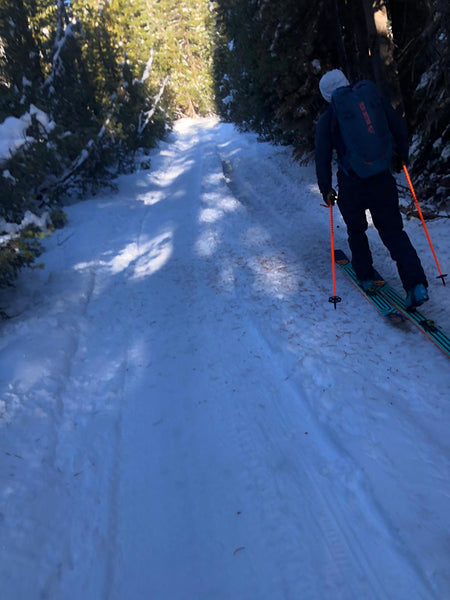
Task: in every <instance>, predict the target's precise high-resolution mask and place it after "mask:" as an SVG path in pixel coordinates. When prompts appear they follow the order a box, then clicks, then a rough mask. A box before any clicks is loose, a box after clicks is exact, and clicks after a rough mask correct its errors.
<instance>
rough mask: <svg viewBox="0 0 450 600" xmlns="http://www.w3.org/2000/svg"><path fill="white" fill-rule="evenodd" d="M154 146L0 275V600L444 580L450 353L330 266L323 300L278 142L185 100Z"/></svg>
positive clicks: (212, 594) (437, 589) (302, 175)
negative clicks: (147, 159) (112, 187)
mask: <svg viewBox="0 0 450 600" xmlns="http://www.w3.org/2000/svg"><path fill="white" fill-rule="evenodd" d="M151 161H152V167H151V170H149V171H145V170H142V171H139V172H136V173H134V174H132V175H126V176H122V177H120V178H119V180H118V185H119V190H118V191H117V192H115V193H111V192H106V191H105V192H104V193H103V194H102V195H100V196H96V197H95V198H91V199H88V200H86V201H84V202H80V203H77V204H73V205H72V206H69V207H68V208H67V214H68V225H67V226H66V227H65V228H64V229H63V230H60V231H58V232H57V233H55V234H54V235H53V236H51V237H50V238H47V239H46V240H45V242H44V244H45V252H44V254H43V255H42V257H41V259H40V260H42V261H43V262H44V263H45V266H44V268H43V269H28V270H24V271H22V273H21V275H20V277H19V280H18V282H17V286H16V287H15V289H11V290H8V291H7V292H5V291H3V292H2V296H1V308H2V309H3V310H4V311H5V312H6V313H8V314H9V315H10V316H11V318H10V319H9V320H7V321H4V322H3V323H2V324H1V327H2V335H1V339H0V360H1V363H0V364H1V366H0V375H1V379H0V427H1V437H0V448H1V452H0V468H1V477H0V486H1V487H0V540H1V542H0V587H1V598H2V600H38V599H44V598H45V599H51V600H62V599H63V600H100V599H103V600H129V599H131V600H148V599H151V600H200V599H201V600H253V599H254V600H284V599H286V600H328V599H330V600H362V599H364V600H419V599H420V600H443V599H445V598H450V560H449V557H450V510H449V508H450V506H449V499H450V478H449V474H450V469H449V440H450V436H449V425H450V417H449V413H450V411H449V392H448V390H449V385H450V369H449V359H448V357H446V356H445V355H444V353H442V352H441V351H440V350H439V349H438V348H437V347H436V346H434V345H433V344H432V343H431V342H430V340H428V339H427V338H426V336H425V335H423V334H422V333H421V332H420V331H418V330H417V329H415V328H414V327H413V326H412V325H411V326H410V325H408V324H403V325H400V326H399V325H393V324H390V323H389V322H387V321H386V320H385V319H383V317H382V316H380V315H379V314H378V313H377V312H376V310H375V309H374V308H373V307H372V306H371V305H370V303H369V302H367V301H366V300H365V299H364V298H363V297H362V296H361V295H360V294H359V293H358V291H357V290H356V289H355V288H354V287H353V286H352V284H351V283H350V282H349V281H348V280H347V279H346V278H345V277H344V275H343V274H342V273H340V272H338V273H337V274H336V277H337V279H336V281H337V293H338V294H339V295H340V296H341V297H342V303H340V304H339V305H338V306H337V309H336V310H335V309H334V308H333V305H332V304H330V303H329V302H328V298H329V296H330V295H331V294H332V280H331V260H330V234H329V219H328V211H327V210H326V209H324V208H322V207H321V206H320V204H321V197H320V194H319V192H318V189H317V186H316V183H315V177H314V168H313V166H303V167H301V166H299V165H298V164H297V163H295V162H293V160H292V158H291V151H290V149H289V148H283V147H276V146H272V145H269V144H266V143H262V142H259V141H258V139H257V137H256V136H255V135H253V134H242V133H239V132H237V131H236V130H235V129H234V128H233V127H232V126H231V125H229V124H222V123H220V122H218V121H216V120H214V119H208V120H200V119H199V120H181V121H179V122H177V124H176V127H175V129H174V132H173V133H172V134H171V136H170V138H169V139H168V140H167V141H166V142H164V143H161V145H160V147H159V148H158V150H157V151H154V153H153V155H152V156H151ZM405 227H406V229H407V231H408V234H409V235H410V237H411V239H412V240H413V243H414V245H415V246H416V248H417V249H418V251H419V254H420V256H421V258H422V260H423V263H424V266H425V268H426V271H427V274H428V276H429V279H430V301H429V302H428V304H427V305H426V307H425V308H424V312H426V315H427V316H428V317H430V318H432V319H434V320H436V322H438V323H439V324H440V325H441V327H442V328H443V329H444V330H447V331H450V310H449V302H448V298H449V293H450V288H449V286H447V287H444V286H443V285H442V283H441V282H440V280H438V279H436V278H435V275H437V273H436V267H435V264H434V259H433V256H432V254H431V251H430V249H429V247H428V244H427V240H426V238H425V235H424V233H423V230H422V228H421V224H420V222H419V221H416V220H414V219H412V220H409V221H406V220H405ZM429 231H430V235H431V237H432V239H433V242H434V244H435V248H436V252H437V254H438V255H439V256H440V258H441V263H442V267H443V269H444V270H445V269H448V268H449V266H450V265H448V256H449V252H448V250H449V236H448V221H447V220H446V219H436V220H434V221H431V222H429ZM335 234H336V247H340V248H343V249H344V250H347V244H346V234H345V228H344V226H343V224H342V221H341V219H340V217H339V215H338V212H337V210H336V211H335ZM369 236H370V241H371V245H372V248H373V253H374V257H375V262H376V266H377V268H378V269H379V271H381V272H382V273H383V274H384V275H385V277H386V278H387V279H388V280H389V281H390V283H391V284H393V285H394V287H396V288H397V289H400V283H399V279H398V276H397V273H396V269H395V265H394V264H393V263H392V261H391V259H390V257H389V256H388V253H387V250H386V249H385V248H384V246H383V245H382V243H381V241H380V240H379V238H378V236H377V234H376V232H375V231H374V229H373V228H370V230H369ZM446 263H447V264H446Z"/></svg>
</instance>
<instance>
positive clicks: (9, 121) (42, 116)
mask: <svg viewBox="0 0 450 600" xmlns="http://www.w3.org/2000/svg"><path fill="white" fill-rule="evenodd" d="M33 116H35V117H36V119H37V120H38V122H39V123H40V124H41V125H42V127H43V128H44V130H45V131H51V130H52V129H54V127H55V122H54V121H51V120H50V118H49V117H48V115H47V114H46V113H44V112H43V111H42V110H40V109H39V108H36V106H34V105H33V104H31V106H30V110H29V112H26V113H24V114H23V115H22V116H21V117H20V119H18V118H16V117H7V118H6V119H5V120H4V121H3V122H2V123H0V162H4V161H5V160H7V159H8V158H11V156H12V155H13V154H14V153H15V152H16V151H17V150H18V149H19V148H20V147H21V146H23V145H24V144H26V143H30V142H34V141H35V139H34V138H32V137H30V136H27V135H26V131H27V129H28V128H29V127H30V125H31V123H32V117H33ZM3 177H5V178H11V174H10V173H9V171H4V172H3Z"/></svg>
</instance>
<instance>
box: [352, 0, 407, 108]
mask: <svg viewBox="0 0 450 600" xmlns="http://www.w3.org/2000/svg"><path fill="white" fill-rule="evenodd" d="M362 3H363V8H364V16H365V19H366V26H367V34H368V51H369V56H370V60H371V64H372V69H373V74H374V77H375V82H376V84H377V86H378V88H379V90H380V91H381V93H382V94H383V95H385V96H386V97H387V98H389V99H390V101H391V103H392V105H393V106H394V107H395V108H397V107H398V106H400V105H402V104H403V101H402V95H401V91H400V84H399V81H398V74H397V68H396V64H395V61H394V43H393V39H392V35H391V32H390V29H389V24H388V20H389V16H388V11H387V6H386V2H385V0H362Z"/></svg>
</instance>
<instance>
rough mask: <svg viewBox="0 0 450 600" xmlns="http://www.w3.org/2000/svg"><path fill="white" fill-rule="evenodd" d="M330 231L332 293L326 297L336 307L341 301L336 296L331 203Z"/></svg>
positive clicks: (331, 206)
mask: <svg viewBox="0 0 450 600" xmlns="http://www.w3.org/2000/svg"><path fill="white" fill-rule="evenodd" d="M329 207H330V233H331V236H330V237H331V272H332V274H333V295H332V296H330V297H329V298H328V302H331V303H332V304H334V308H335V309H336V305H337V303H338V302H341V298H339V296H336V265H335V261H334V226H333V205H332V204H330V205H329Z"/></svg>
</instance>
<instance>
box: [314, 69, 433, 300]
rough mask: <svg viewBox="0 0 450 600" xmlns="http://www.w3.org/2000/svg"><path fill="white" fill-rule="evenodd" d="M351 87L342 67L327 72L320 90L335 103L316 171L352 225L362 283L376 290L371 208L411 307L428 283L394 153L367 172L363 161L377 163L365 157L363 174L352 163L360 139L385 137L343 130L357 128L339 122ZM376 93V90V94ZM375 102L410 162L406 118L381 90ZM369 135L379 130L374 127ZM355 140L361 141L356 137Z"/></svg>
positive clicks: (322, 121) (322, 131)
mask: <svg viewBox="0 0 450 600" xmlns="http://www.w3.org/2000/svg"><path fill="white" fill-rule="evenodd" d="M365 84H366V89H368V90H369V92H370V89H371V88H370V86H373V88H374V84H372V83H369V82H365ZM359 85H362V84H359ZM349 86H350V84H349V81H348V80H347V78H346V77H345V75H344V73H342V71H340V70H338V69H333V70H332V71H329V72H327V73H325V75H323V77H322V78H321V80H320V82H319V89H320V92H321V94H322V96H323V98H324V99H325V100H326V101H327V102H328V103H330V104H329V106H328V108H327V110H326V111H325V112H324V113H323V114H322V115H321V116H320V118H319V122H318V124H317V129H316V174H317V181H318V184H319V189H320V192H321V193H322V196H323V199H324V201H325V203H326V204H327V205H328V206H330V205H333V204H334V203H335V201H336V200H337V204H338V207H339V210H340V212H341V215H342V218H343V219H344V222H345V224H346V226H347V233H348V242H349V246H350V250H351V252H352V264H353V267H354V269H355V272H356V275H357V277H358V279H359V280H360V282H361V286H362V287H363V288H364V289H365V290H366V291H367V292H369V293H371V292H373V291H374V290H375V286H374V281H373V279H374V269H373V264H372V254H371V251H370V248H369V243H368V239H367V235H366V230H367V227H368V224H367V219H366V209H369V211H370V214H371V216H372V220H373V223H374V225H375V227H376V229H377V230H378V233H379V235H380V238H381V240H382V242H383V243H384V245H385V246H386V247H387V248H388V250H389V252H390V254H391V257H392V259H393V260H394V261H395V262H396V263H397V268H398V272H399V275H400V279H401V281H402V283H403V287H404V288H405V291H406V294H407V296H406V304H407V306H408V308H414V307H415V306H420V305H421V304H423V303H424V302H426V301H427V300H428V292H427V287H428V283H427V279H426V276H425V273H424V271H423V268H422V265H421V263H420V260H419V257H418V256H417V253H416V251H415V249H414V247H413V245H412V244H411V241H410V239H409V237H408V235H407V234H406V232H405V231H404V230H403V220H402V216H401V213H400V209H399V200H398V191H397V186H396V183H395V179H394V177H393V176H392V174H391V172H390V170H389V164H388V163H389V162H390V152H388V150H387V149H386V152H385V154H386V155H389V158H388V162H387V163H386V165H384V164H383V166H382V167H381V169H382V170H381V171H380V172H378V173H375V174H371V173H369V175H368V176H367V174H366V173H364V165H365V164H372V163H368V162H366V163H365V162H364V161H362V162H361V161H360V164H361V165H363V166H362V167H361V169H359V168H358V171H359V174H357V173H356V172H355V170H354V169H353V168H352V166H351V164H350V162H351V161H350V162H349V160H348V157H349V156H350V154H351V152H353V155H354V154H355V152H356V153H358V151H359V150H358V147H357V144H358V143H360V144H363V145H364V144H365V143H367V144H370V143H372V144H374V143H375V144H376V143H379V140H380V139H381V137H380V136H378V142H377V141H373V140H375V138H376V137H377V136H372V137H371V138H370V136H368V139H369V141H366V137H365V133H364V132H362V133H361V134H360V133H359V132H356V135H355V132H348V131H346V130H343V128H348V129H350V128H352V127H354V125H353V122H354V121H352V120H351V119H350V120H348V121H347V122H346V121H345V118H344V120H342V119H340V120H338V117H339V115H338V114H337V113H336V110H337V109H336V106H337V101H336V94H335V92H336V90H338V89H339V88H344V87H346V88H348V90H352V91H353V90H357V88H358V86H355V87H354V88H350V87H349ZM340 93H342V90H341V91H340V92H338V95H339V94H340ZM344 93H345V92H344ZM375 93H376V94H377V92H375ZM332 97H333V98H332ZM332 100H333V101H332ZM367 104H369V102H367ZM372 104H373V105H374V106H377V105H378V107H379V108H378V110H380V111H382V112H383V113H384V114H383V115H382V121H383V122H384V123H386V131H387V134H388V138H387V140H388V141H387V143H386V145H390V138H391V135H392V138H393V140H394V143H395V146H396V151H397V153H398V155H399V157H400V158H401V160H402V162H403V163H405V164H406V163H407V160H408V135H407V130H406V124H405V121H404V119H403V118H402V117H400V115H399V114H398V113H397V112H396V111H395V110H394V109H393V108H392V107H391V105H390V104H389V102H387V101H386V100H385V99H383V98H381V97H380V96H378V94H377V99H376V100H375V101H374V102H373V103H371V105H372ZM357 106H359V107H360V108H361V107H362V109H363V115H364V118H365V119H366V124H367V123H368V124H369V126H370V127H371V121H370V119H369V116H368V114H367V113H366V112H365V105H364V103H363V102H362V101H361V102H359V104H357ZM375 110H376V109H375ZM347 113H348V111H347ZM363 121H364V119H363ZM375 121H376V119H375V120H374V122H375ZM378 122H380V120H379V121H378ZM368 129H369V127H368ZM369 131H370V129H369ZM348 133H350V136H349V135H347V134H348ZM370 133H374V132H373V130H372V131H370ZM376 133H377V132H376ZM352 134H353V138H352ZM355 138H356V142H355V141H354V140H355ZM344 139H345V140H346V143H345V142H344ZM355 144H356V146H355V147H352V148H350V151H351V152H350V153H349V152H348V151H349V148H348V146H350V145H355ZM333 149H334V150H336V153H337V161H338V172H337V180H338V186H339V187H338V190H339V195H337V194H336V191H335V190H334V189H333V187H332V154H333ZM369 150H370V149H369ZM353 164H357V163H353ZM358 167H359V163H358Z"/></svg>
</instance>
